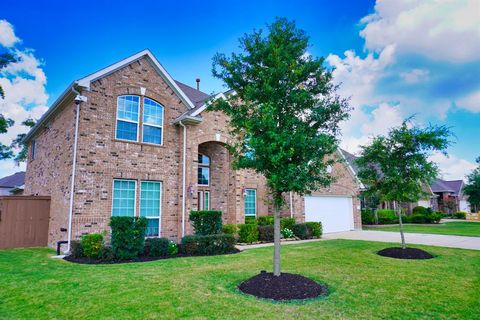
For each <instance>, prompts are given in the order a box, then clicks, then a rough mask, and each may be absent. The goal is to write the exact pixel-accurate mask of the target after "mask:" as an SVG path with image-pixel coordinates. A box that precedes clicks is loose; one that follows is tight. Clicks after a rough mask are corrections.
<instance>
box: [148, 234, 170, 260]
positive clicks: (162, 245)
mask: <svg viewBox="0 0 480 320" xmlns="http://www.w3.org/2000/svg"><path fill="white" fill-rule="evenodd" d="M169 245H170V240H168V239H167V238H149V239H147V240H145V253H146V254H148V255H149V256H150V257H166V256H168V248H169Z"/></svg>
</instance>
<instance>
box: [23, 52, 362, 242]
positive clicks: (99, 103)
mask: <svg viewBox="0 0 480 320" xmlns="http://www.w3.org/2000/svg"><path fill="white" fill-rule="evenodd" d="M197 85H198V84H197ZM223 94H229V93H228V92H227V93H222V94H219V96H221V95H223ZM208 98H210V97H209V95H207V94H205V93H203V92H201V91H200V90H198V88H197V89H195V88H192V87H190V86H187V85H185V84H182V83H180V82H177V81H175V80H173V78H172V77H171V76H170V75H169V74H168V73H167V71H166V70H165V69H164V68H163V67H162V65H161V64H160V63H159V62H158V61H157V59H156V58H155V57H154V56H153V55H152V53H151V52H150V51H149V50H144V51H142V52H140V53H137V54H135V55H133V56H131V57H129V58H126V59H124V60H122V61H119V62H117V63H115V64H113V65H110V66H108V67H106V68H104V69H102V70H100V71H97V72H95V73H92V74H90V75H89V76H86V77H84V78H82V79H79V80H77V81H74V82H73V83H72V84H71V85H70V86H69V87H68V88H67V89H66V90H65V91H64V92H63V94H62V95H61V96H60V97H59V98H58V99H57V101H55V102H54V103H53V105H52V106H51V107H50V109H49V110H48V111H47V112H46V113H45V114H44V115H43V117H42V118H41V119H40V120H39V121H38V124H37V125H36V126H35V127H34V128H33V129H32V130H31V131H30V132H29V133H28V135H27V137H26V138H25V141H26V142H27V143H28V145H29V156H28V161H27V172H26V179H25V194H26V195H31V194H34V195H49V196H51V212H50V227H49V244H50V245H54V244H55V243H56V242H57V241H61V240H70V239H77V238H79V237H80V236H81V235H82V234H85V233H91V232H99V231H104V230H106V231H108V230H109V228H108V223H109V220H110V217H111V216H112V215H114V216H115V215H128V216H144V217H147V219H148V235H149V236H162V237H168V238H171V239H173V240H176V241H178V240H180V238H181V237H182V236H183V235H185V234H188V233H190V232H191V226H190V224H189V222H188V214H189V212H190V210H195V209H216V210H222V211H223V213H224V215H223V220H224V223H243V222H244V219H245V216H249V215H250V216H258V215H267V214H269V213H270V214H271V208H270V206H269V205H268V202H267V200H268V199H267V198H268V192H267V188H266V185H265V179H264V177H263V176H261V175H259V174H256V173H254V172H251V171H248V170H241V171H235V170H232V168H231V165H230V163H231V158H230V154H229V152H228V151H227V149H226V148H225V146H226V145H228V144H229V142H230V141H231V137H230V136H229V130H228V119H227V117H226V116H225V115H224V114H223V113H220V112H207V111H206V110H205V109H206V105H205V101H206V100H207V99H208ZM335 156H336V157H337V158H338V159H340V160H341V159H342V158H343V154H342V153H341V151H339V152H338V154H336V155H335ZM332 172H333V174H334V175H335V176H336V177H337V181H336V182H335V183H334V184H333V185H332V186H331V187H330V188H329V189H325V190H319V191H318V192H316V193H315V194H314V195H312V196H309V197H305V198H304V197H300V196H298V195H295V194H291V195H287V203H288V206H287V207H286V208H285V209H284V212H283V213H282V214H283V215H285V216H292V217H294V218H295V219H296V220H297V221H299V222H301V221H305V220H307V221H308V220H312V221H313V220H314V221H319V220H320V221H322V222H323V223H324V229H325V232H329V231H330V232H331V231H343V230H350V229H354V228H360V227H361V221H360V220H361V219H360V213H359V202H358V199H357V196H358V192H359V183H358V181H357V179H356V177H355V175H354V173H353V171H352V170H351V168H350V167H349V166H348V164H347V163H346V162H341V161H340V162H338V163H337V164H336V165H335V166H334V167H333V168H332Z"/></svg>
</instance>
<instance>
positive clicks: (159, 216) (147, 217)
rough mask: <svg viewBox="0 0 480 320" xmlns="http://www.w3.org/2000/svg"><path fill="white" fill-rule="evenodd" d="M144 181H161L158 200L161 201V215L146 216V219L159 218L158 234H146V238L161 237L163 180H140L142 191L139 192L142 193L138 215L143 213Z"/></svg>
mask: <svg viewBox="0 0 480 320" xmlns="http://www.w3.org/2000/svg"><path fill="white" fill-rule="evenodd" d="M142 182H153V183H159V184H160V195H159V197H158V201H159V207H158V208H159V209H160V212H159V215H158V217H156V216H144V217H145V218H146V219H158V236H146V237H145V238H161V237H162V190H163V182H162V181H158V180H140V190H139V191H140V192H139V195H140V198H139V200H140V202H139V210H138V216H139V217H141V216H140V214H141V211H142V208H141V206H142Z"/></svg>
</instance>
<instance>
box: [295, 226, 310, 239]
mask: <svg viewBox="0 0 480 320" xmlns="http://www.w3.org/2000/svg"><path fill="white" fill-rule="evenodd" d="M292 231H293V233H294V234H295V236H297V237H299V238H300V239H302V240H303V239H309V238H310V237H311V234H310V232H309V229H308V227H307V224H305V223H297V224H294V225H293V226H292Z"/></svg>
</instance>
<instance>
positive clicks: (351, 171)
mask: <svg viewBox="0 0 480 320" xmlns="http://www.w3.org/2000/svg"><path fill="white" fill-rule="evenodd" d="M337 152H338V153H340V156H341V157H342V159H343V161H344V162H345V164H346V165H347V168H348V171H350V174H351V175H352V176H353V178H354V179H355V180H356V181H357V185H358V187H359V188H360V189H361V190H365V189H366V188H365V185H364V184H363V183H362V181H360V179H358V176H357V173H356V172H355V170H353V168H352V166H351V165H350V163H349V162H348V161H347V158H345V155H344V154H343V152H342V150H341V149H340V148H337Z"/></svg>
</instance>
